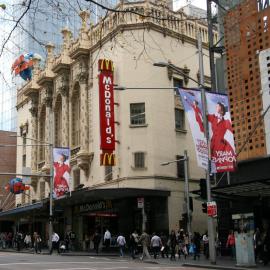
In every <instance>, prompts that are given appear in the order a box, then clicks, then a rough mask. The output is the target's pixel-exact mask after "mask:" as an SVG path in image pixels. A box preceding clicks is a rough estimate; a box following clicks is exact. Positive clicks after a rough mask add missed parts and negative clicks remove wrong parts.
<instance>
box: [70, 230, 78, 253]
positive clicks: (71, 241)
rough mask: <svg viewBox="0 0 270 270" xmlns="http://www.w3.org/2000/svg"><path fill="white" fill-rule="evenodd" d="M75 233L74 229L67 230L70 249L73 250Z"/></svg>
mask: <svg viewBox="0 0 270 270" xmlns="http://www.w3.org/2000/svg"><path fill="white" fill-rule="evenodd" d="M75 242H76V233H75V232H74V231H70V232H69V243H70V250H75Z"/></svg>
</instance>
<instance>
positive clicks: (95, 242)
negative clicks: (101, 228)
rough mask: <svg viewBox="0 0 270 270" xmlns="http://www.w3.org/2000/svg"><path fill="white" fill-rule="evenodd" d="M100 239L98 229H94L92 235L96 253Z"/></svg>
mask: <svg viewBox="0 0 270 270" xmlns="http://www.w3.org/2000/svg"><path fill="white" fill-rule="evenodd" d="M100 240H101V236H100V234H99V232H98V230H96V232H95V234H94V237H93V242H94V250H95V251H96V254H98V250H99V244H100Z"/></svg>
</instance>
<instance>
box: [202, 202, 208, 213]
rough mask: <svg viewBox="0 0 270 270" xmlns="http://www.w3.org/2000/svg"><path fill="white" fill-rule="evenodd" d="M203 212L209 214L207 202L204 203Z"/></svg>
mask: <svg viewBox="0 0 270 270" xmlns="http://www.w3.org/2000/svg"><path fill="white" fill-rule="evenodd" d="M202 211H203V213H207V203H206V202H204V203H202Z"/></svg>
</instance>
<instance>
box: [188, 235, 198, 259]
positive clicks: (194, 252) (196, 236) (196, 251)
mask: <svg viewBox="0 0 270 270" xmlns="http://www.w3.org/2000/svg"><path fill="white" fill-rule="evenodd" d="M192 247H193V250H194V251H193V255H194V260H196V259H197V258H198V259H200V252H201V236H200V234H199V233H198V232H194V237H193V241H192V242H191V244H190V248H189V253H191V251H190V250H191V249H192Z"/></svg>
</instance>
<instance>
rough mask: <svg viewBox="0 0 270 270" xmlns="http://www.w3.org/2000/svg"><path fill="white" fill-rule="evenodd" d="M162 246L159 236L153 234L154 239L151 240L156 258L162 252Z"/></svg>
mask: <svg viewBox="0 0 270 270" xmlns="http://www.w3.org/2000/svg"><path fill="white" fill-rule="evenodd" d="M161 246H162V243H161V239H160V237H159V236H157V235H156V234H155V233H154V234H153V237H152V239H151V247H152V248H153V251H154V258H155V259H156V258H157V254H158V253H159V251H160V247H161Z"/></svg>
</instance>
